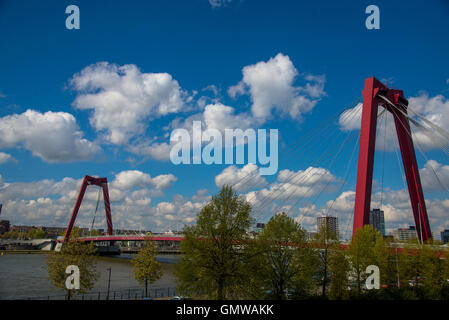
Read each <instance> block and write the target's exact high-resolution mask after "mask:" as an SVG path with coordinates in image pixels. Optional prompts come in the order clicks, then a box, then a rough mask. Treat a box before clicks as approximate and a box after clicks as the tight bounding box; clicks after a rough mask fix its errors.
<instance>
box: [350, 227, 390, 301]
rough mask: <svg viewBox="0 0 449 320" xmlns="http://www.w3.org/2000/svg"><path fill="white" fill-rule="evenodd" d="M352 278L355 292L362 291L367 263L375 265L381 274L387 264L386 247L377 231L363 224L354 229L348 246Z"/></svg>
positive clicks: (359, 292)
mask: <svg viewBox="0 0 449 320" xmlns="http://www.w3.org/2000/svg"><path fill="white" fill-rule="evenodd" d="M348 253H349V257H350V262H351V269H352V274H353V278H354V280H355V282H356V285H357V294H358V295H360V294H361V293H362V285H363V284H364V282H365V280H366V274H365V270H366V267H367V266H369V265H372V264H373V265H377V266H378V267H379V269H380V274H381V279H382V274H383V273H384V272H385V270H386V266H387V259H388V255H387V248H386V244H385V241H384V240H383V237H382V235H381V234H380V233H379V231H377V230H374V228H373V227H372V226H370V225H365V226H363V228H360V229H358V230H357V231H356V233H355V235H354V237H353V238H352V241H351V244H350V245H349V248H348Z"/></svg>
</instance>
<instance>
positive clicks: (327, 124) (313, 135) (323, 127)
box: [231, 98, 361, 188]
mask: <svg viewBox="0 0 449 320" xmlns="http://www.w3.org/2000/svg"><path fill="white" fill-rule="evenodd" d="M360 100H361V98H358V99H356V100H354V101H353V103H352V104H351V105H353V104H356V105H357V104H358V103H359V102H360ZM347 110H348V108H345V109H343V110H342V111H339V112H337V113H335V114H334V115H332V116H331V117H329V118H328V119H326V120H325V121H323V122H321V123H320V125H319V126H317V127H316V128H315V129H314V130H312V132H310V133H307V134H306V135H303V136H300V137H299V138H298V139H297V140H296V141H295V142H294V143H293V144H292V145H290V147H288V148H287V151H286V154H285V155H284V156H283V157H282V160H286V159H289V158H291V157H292V156H294V155H295V154H296V153H297V152H298V150H300V149H298V147H299V146H300V145H301V143H302V142H303V141H305V142H304V143H305V144H304V145H302V146H307V145H308V144H311V143H312V142H313V141H314V140H316V139H317V138H319V137H320V136H321V135H322V134H323V132H327V130H328V129H329V128H331V126H332V123H333V121H334V120H335V119H338V118H339V117H340V116H341V115H342V114H343V113H344V112H345V111H347ZM302 154H304V152H303V153H302ZM258 171H259V168H258V167H256V168H255V169H253V170H251V171H250V172H249V173H248V174H247V175H245V176H244V177H242V178H241V179H239V180H238V181H236V182H235V183H233V184H232V185H231V186H232V187H235V186H237V185H241V186H244V185H245V187H247V186H248V182H249V181H250V179H251V178H253V177H257V173H258ZM256 184H257V182H256ZM253 187H254V186H252V187H251V188H253Z"/></svg>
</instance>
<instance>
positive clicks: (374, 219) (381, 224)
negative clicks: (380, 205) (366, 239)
mask: <svg viewBox="0 0 449 320" xmlns="http://www.w3.org/2000/svg"><path fill="white" fill-rule="evenodd" d="M369 224H370V225H372V226H373V228H374V229H375V230H378V231H379V232H380V234H381V235H383V236H384V237H385V217H384V212H383V211H382V210H380V209H373V210H371V211H370V212H369Z"/></svg>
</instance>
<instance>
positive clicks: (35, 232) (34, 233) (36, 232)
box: [27, 228, 47, 239]
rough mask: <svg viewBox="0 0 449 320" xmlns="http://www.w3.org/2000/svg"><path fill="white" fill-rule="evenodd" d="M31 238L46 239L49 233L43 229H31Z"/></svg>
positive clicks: (29, 233) (29, 234)
mask: <svg viewBox="0 0 449 320" xmlns="http://www.w3.org/2000/svg"><path fill="white" fill-rule="evenodd" d="M27 236H28V238H30V239H44V238H45V237H46V236H47V233H46V232H45V231H44V230H42V229H37V228H34V229H31V230H30V231H28V234H27Z"/></svg>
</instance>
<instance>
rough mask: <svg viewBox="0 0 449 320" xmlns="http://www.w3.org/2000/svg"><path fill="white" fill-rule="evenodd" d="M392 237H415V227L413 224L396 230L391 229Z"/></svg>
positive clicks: (404, 238)
mask: <svg viewBox="0 0 449 320" xmlns="http://www.w3.org/2000/svg"><path fill="white" fill-rule="evenodd" d="M393 237H394V240H398V241H406V240H410V239H416V238H417V237H416V228H415V227H414V226H410V227H409V228H408V229H406V228H399V229H397V230H393Z"/></svg>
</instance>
